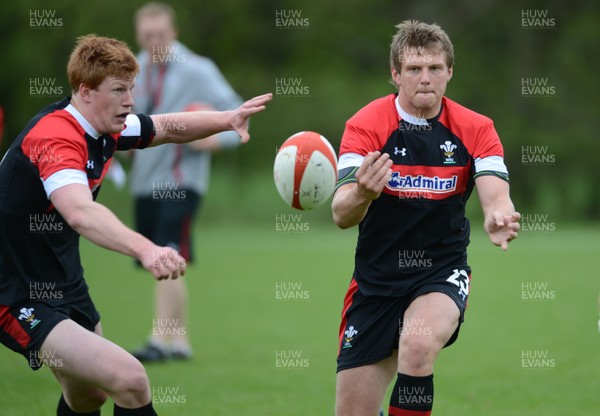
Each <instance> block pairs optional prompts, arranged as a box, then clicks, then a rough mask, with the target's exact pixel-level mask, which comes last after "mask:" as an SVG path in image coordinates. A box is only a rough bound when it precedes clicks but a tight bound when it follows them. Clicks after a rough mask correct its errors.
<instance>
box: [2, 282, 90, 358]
mask: <svg viewBox="0 0 600 416" xmlns="http://www.w3.org/2000/svg"><path fill="white" fill-rule="evenodd" d="M65 319H71V320H73V321H75V322H76V323H77V324H79V325H81V326H82V327H84V328H85V329H87V330H88V331H92V332H94V330H95V329H96V325H97V324H98V322H100V314H99V313H98V311H97V310H96V307H95V306H94V303H93V302H92V299H91V298H90V296H89V294H87V293H86V296H85V297H81V298H80V299H79V300H77V301H76V302H73V303H65V304H60V305H50V304H47V303H42V302H23V303H21V304H20V305H17V306H4V305H0V343H2V344H4V345H5V346H6V347H8V348H10V349H11V350H13V351H14V352H16V353H19V354H21V355H23V356H24V357H25V359H26V360H27V362H28V364H29V367H31V369H32V370H39V369H40V368H41V367H42V365H43V363H42V361H43V360H42V358H43V357H40V356H39V354H38V351H39V349H40V348H41V347H42V344H43V343H44V341H45V340H46V337H47V336H48V334H49V333H50V331H52V329H53V328H54V327H55V326H56V325H57V324H58V323H59V322H61V321H63V320H65Z"/></svg>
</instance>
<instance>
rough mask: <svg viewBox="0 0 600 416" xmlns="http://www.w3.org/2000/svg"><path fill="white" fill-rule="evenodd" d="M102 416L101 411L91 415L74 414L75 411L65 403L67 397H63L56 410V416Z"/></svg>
mask: <svg viewBox="0 0 600 416" xmlns="http://www.w3.org/2000/svg"><path fill="white" fill-rule="evenodd" d="M81 415H85V416H100V409H98V410H94V411H93V412H89V413H77V412H74V411H73V409H71V408H70V407H69V405H68V404H67V402H66V401H65V396H63V395H61V396H60V400H59V401H58V407H57V408H56V416H81Z"/></svg>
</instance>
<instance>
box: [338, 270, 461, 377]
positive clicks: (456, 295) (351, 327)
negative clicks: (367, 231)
mask: <svg viewBox="0 0 600 416" xmlns="http://www.w3.org/2000/svg"><path fill="white" fill-rule="evenodd" d="M469 273H470V272H469ZM458 277H459V279H458V280H457V279H456V277H455V278H454V279H452V281H453V282H456V283H452V282H450V281H448V280H449V279H451V278H450V277H449V276H444V277H442V278H439V279H433V280H428V281H426V282H423V284H422V285H420V286H418V287H416V288H415V289H414V290H413V291H411V292H410V293H408V294H407V295H406V296H402V297H386V296H365V295H363V294H362V292H361V291H360V289H359V288H358V284H357V282H356V280H354V279H352V281H351V283H350V287H349V289H348V292H347V293H346V297H345V298H344V309H343V311H342V322H341V324H340V332H339V352H338V358H337V363H338V366H337V371H338V372H339V371H341V370H345V369H348V368H354V367H360V366H363V365H367V364H372V363H375V362H377V361H381V360H383V359H385V358H387V357H389V356H391V355H392V353H393V352H394V350H395V349H396V350H397V349H398V344H399V339H400V331H401V330H402V328H401V326H402V322H403V317H404V312H405V311H406V309H407V308H408V307H409V305H410V304H411V303H412V301H413V300H415V299H416V298H417V297H419V296H421V295H424V294H426V293H431V292H440V293H444V294H445V295H447V296H448V297H450V298H451V299H452V300H453V301H454V302H455V303H456V306H458V309H459V310H460V319H459V324H458V327H457V328H456V331H454V334H452V336H451V337H450V339H449V340H448V342H447V343H446V345H445V346H446V347H448V346H450V345H452V344H453V343H454V341H456V339H457V338H458V332H459V329H460V325H461V323H462V322H463V321H464V313H465V310H466V307H467V298H468V286H467V287H466V291H465V288H464V286H465V285H466V284H468V281H469V280H470V277H471V276H470V274H468V277H466V276H465V275H461V276H458ZM460 278H462V279H463V283H460V282H461V280H460ZM466 279H468V280H467V282H464V280H466ZM461 284H462V287H461Z"/></svg>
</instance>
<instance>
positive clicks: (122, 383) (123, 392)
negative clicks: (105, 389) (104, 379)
mask: <svg viewBox="0 0 600 416" xmlns="http://www.w3.org/2000/svg"><path fill="white" fill-rule="evenodd" d="M113 388H114V390H115V392H116V393H117V394H118V395H119V396H121V397H127V398H128V399H132V400H134V401H136V402H137V401H139V402H140V403H141V404H146V403H148V402H149V401H150V381H149V380H148V375H147V374H146V370H145V369H144V366H143V365H142V364H141V363H140V362H139V361H137V360H132V363H131V364H130V365H128V366H127V367H126V368H122V369H120V371H119V374H117V375H116V377H115V382H114V383H113Z"/></svg>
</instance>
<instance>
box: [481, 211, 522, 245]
mask: <svg viewBox="0 0 600 416" xmlns="http://www.w3.org/2000/svg"><path fill="white" fill-rule="evenodd" d="M520 220H521V214H519V213H518V212H513V213H512V214H511V215H504V214H502V213H501V212H500V211H493V212H492V213H491V214H490V215H489V216H488V217H487V218H486V219H485V222H484V223H483V228H484V229H485V232H486V233H487V235H488V236H489V237H490V241H491V242H492V243H493V244H494V245H495V246H499V247H501V248H502V250H507V249H508V243H510V242H511V241H512V240H514V239H515V238H517V236H518V235H519V233H518V231H519V229H520V228H521V224H519V221H520Z"/></svg>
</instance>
